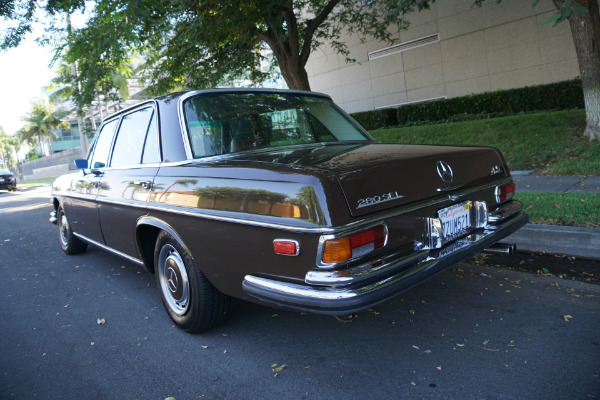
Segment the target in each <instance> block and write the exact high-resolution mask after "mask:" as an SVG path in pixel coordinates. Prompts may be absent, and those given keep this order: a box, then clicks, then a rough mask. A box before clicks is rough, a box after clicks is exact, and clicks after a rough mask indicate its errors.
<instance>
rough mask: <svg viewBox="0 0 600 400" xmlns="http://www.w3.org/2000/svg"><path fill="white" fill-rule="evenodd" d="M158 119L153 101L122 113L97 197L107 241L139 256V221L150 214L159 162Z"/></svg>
mask: <svg viewBox="0 0 600 400" xmlns="http://www.w3.org/2000/svg"><path fill="white" fill-rule="evenodd" d="M157 120H158V115H157V109H156V106H155V104H154V103H146V104H145V105H143V106H140V107H139V108H136V109H134V110H132V111H130V112H128V113H126V114H124V115H123V117H122V119H121V122H120V125H119V128H118V131H117V134H116V138H115V141H114V146H113V151H112V155H111V158H110V161H109V167H108V168H106V169H105V170H104V173H103V175H102V180H101V185H100V189H99V191H98V197H97V202H98V213H99V217H100V225H101V227H102V234H103V236H104V242H105V244H106V245H107V246H108V247H110V248H112V249H114V250H116V251H118V252H120V253H123V254H126V255H128V256H131V257H134V258H138V259H139V258H140V257H139V254H138V253H137V247H136V243H135V228H136V223H137V220H138V219H139V218H140V217H141V216H143V215H145V214H146V213H147V211H146V208H147V203H148V196H149V193H150V191H151V189H152V186H153V183H154V176H155V175H156V173H157V171H158V167H159V162H160V154H159V142H158V124H157Z"/></svg>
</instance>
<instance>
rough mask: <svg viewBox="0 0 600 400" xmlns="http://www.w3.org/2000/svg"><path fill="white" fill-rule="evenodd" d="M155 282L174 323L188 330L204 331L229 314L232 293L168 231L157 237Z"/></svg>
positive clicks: (218, 323) (217, 323)
mask: <svg viewBox="0 0 600 400" xmlns="http://www.w3.org/2000/svg"><path fill="white" fill-rule="evenodd" d="M154 265H155V271H156V285H157V286H158V289H159V291H160V296H161V298H162V301H163V304H164V306H165V308H166V310H167V313H168V314H169V317H171V319H172V320H173V322H174V323H175V325H177V326H178V327H179V328H181V329H182V330H184V331H186V332H191V333H193V332H203V331H207V330H209V329H212V328H214V327H216V326H218V325H220V324H221V323H222V322H223V321H224V320H225V318H226V317H227V312H228V310H229V304H230V301H231V299H230V297H229V296H226V295H224V294H223V293H221V292H219V291H218V290H217V289H216V288H215V287H214V286H213V285H212V284H211V283H210V282H209V281H208V279H206V276H204V274H203V273H202V271H200V269H199V268H198V266H197V265H196V264H195V263H194V261H193V260H192V258H191V256H190V255H189V254H188V252H187V251H186V250H185V249H184V248H182V246H181V245H180V244H179V243H178V242H177V241H176V240H175V239H174V238H173V237H172V236H171V235H169V234H168V233H167V232H164V231H163V232H161V233H160V234H159V235H158V238H157V239H156V248H155V251H154Z"/></svg>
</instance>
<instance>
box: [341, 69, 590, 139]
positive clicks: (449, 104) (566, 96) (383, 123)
mask: <svg viewBox="0 0 600 400" xmlns="http://www.w3.org/2000/svg"><path fill="white" fill-rule="evenodd" d="M583 106H584V103H583V92H582V89H581V81H580V80H579V79H574V80H570V81H564V82H558V83H551V84H548V85H540V86H529V87H524V88H520V89H510V90H498V91H495V92H485V93H479V94H472V95H468V96H462V97H454V98H451V99H445V100H435V101H428V102H423V103H415V104H407V105H404V106H401V107H399V108H397V109H393V110H394V112H396V116H395V117H396V118H394V117H393V116H390V112H391V111H390V110H375V111H366V112H362V113H355V114H352V117H353V118H354V119H356V120H357V121H358V123H360V124H361V125H362V126H363V127H365V129H379V128H385V127H389V126H394V125H400V126H407V125H422V124H427V123H439V122H457V121H465V120H473V119H482V118H492V117H500V116H508V115H514V114H519V113H528V112H532V111H545V110H565V109H572V108H583Z"/></svg>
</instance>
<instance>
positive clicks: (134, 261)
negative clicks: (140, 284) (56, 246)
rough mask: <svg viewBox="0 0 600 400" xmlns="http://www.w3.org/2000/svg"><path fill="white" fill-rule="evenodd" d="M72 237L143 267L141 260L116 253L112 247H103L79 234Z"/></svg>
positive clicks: (103, 245)
mask: <svg viewBox="0 0 600 400" xmlns="http://www.w3.org/2000/svg"><path fill="white" fill-rule="evenodd" d="M73 235H75V236H77V237H78V238H79V239H81V240H85V241H86V242H88V243H91V244H93V245H95V246H98V247H100V248H102V249H104V250H106V251H108V252H111V253H113V254H115V255H117V256H121V257H123V258H126V259H128V260H129V261H131V262H133V263H136V264H138V265H141V266H143V265H144V262H143V261H142V260H139V259H137V258H135V257H132V256H130V255H127V254H125V253H122V252H120V251H118V250H115V249H113V248H112V247H108V246H107V245H105V244H102V243H98V242H96V241H95V240H92V239H90V238H88V237H86V236H83V235H80V234H79V233H76V232H73Z"/></svg>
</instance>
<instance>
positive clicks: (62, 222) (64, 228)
mask: <svg viewBox="0 0 600 400" xmlns="http://www.w3.org/2000/svg"><path fill="white" fill-rule="evenodd" d="M58 223H59V228H58V231H59V233H60V242H61V243H62V245H63V246H67V245H68V244H69V221H68V220H67V216H66V215H65V214H64V213H62V214H61V216H60V219H59V220H58Z"/></svg>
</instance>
